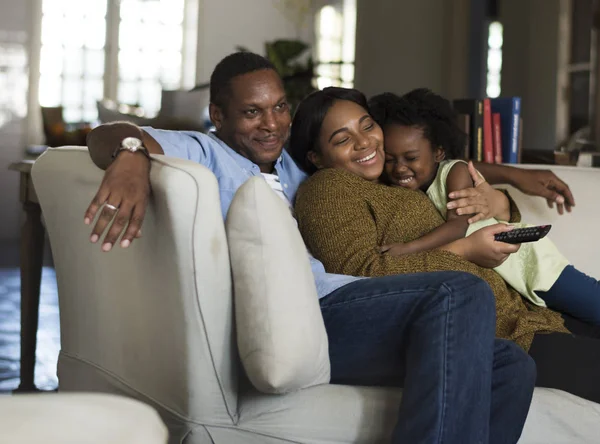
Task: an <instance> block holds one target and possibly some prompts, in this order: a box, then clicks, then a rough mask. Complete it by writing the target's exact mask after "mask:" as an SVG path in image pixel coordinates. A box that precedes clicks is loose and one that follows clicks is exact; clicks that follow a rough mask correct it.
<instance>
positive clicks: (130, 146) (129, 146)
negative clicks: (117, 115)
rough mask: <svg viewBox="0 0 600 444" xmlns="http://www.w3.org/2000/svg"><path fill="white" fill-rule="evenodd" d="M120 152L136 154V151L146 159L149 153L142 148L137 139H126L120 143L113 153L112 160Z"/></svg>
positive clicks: (142, 145)
mask: <svg viewBox="0 0 600 444" xmlns="http://www.w3.org/2000/svg"><path fill="white" fill-rule="evenodd" d="M121 151H129V152H130V153H137V152H138V151H139V152H141V153H143V154H144V155H145V156H146V157H147V158H148V159H149V158H150V153H149V152H148V149H147V148H146V147H145V146H144V144H143V143H142V141H141V140H140V139H138V138H137V137H126V138H124V139H123V140H122V141H121V145H120V146H119V147H117V149H116V150H115V151H114V153H113V155H112V156H113V158H115V157H117V156H118V155H119V153H120V152H121Z"/></svg>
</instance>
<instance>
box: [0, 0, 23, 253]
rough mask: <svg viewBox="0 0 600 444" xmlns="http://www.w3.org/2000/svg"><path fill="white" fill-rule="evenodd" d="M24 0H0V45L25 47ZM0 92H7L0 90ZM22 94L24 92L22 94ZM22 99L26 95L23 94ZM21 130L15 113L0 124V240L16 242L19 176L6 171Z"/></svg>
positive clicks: (18, 148) (19, 145)
mask: <svg viewBox="0 0 600 444" xmlns="http://www.w3.org/2000/svg"><path fill="white" fill-rule="evenodd" d="M28 7H29V3H28V1H14V0H0V46H2V45H6V44H13V45H14V44H18V45H22V46H23V48H25V49H26V48H27V34H26V33H27V31H28V27H29V21H28V17H29V9H28ZM0 94H7V92H6V91H1V90H0ZM25 96H26V94H25ZM23 99H24V100H26V97H24V98H23ZM24 132H25V122H24V119H22V118H18V117H15V118H13V119H11V120H10V121H9V122H8V123H6V124H4V125H0V242H1V243H2V244H4V243H6V242H16V241H17V239H18V233H19V221H20V217H21V210H20V205H19V203H18V189H19V188H18V183H19V176H18V174H17V173H16V172H14V171H7V168H8V166H9V165H10V163H12V162H16V161H19V160H21V158H22V156H23V153H24V150H23V148H24V147H23V140H24Z"/></svg>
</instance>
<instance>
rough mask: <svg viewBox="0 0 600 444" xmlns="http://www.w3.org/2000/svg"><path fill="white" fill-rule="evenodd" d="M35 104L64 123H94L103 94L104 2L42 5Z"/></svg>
mask: <svg viewBox="0 0 600 444" xmlns="http://www.w3.org/2000/svg"><path fill="white" fill-rule="evenodd" d="M42 5H43V6H42V47H41V53H40V83H39V91H40V92H39V94H40V95H39V100H40V105H41V106H44V107H53V106H63V117H64V119H65V121H67V122H78V121H81V120H87V121H92V120H95V118H96V101H97V100H100V99H101V98H102V95H103V82H104V48H105V43H106V42H105V37H106V0H88V1H87V2H86V5H85V8H83V7H81V4H80V3H79V2H74V1H69V0H44V1H43V4H42Z"/></svg>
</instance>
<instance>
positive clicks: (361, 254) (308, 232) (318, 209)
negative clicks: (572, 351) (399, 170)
mask: <svg viewBox="0 0 600 444" xmlns="http://www.w3.org/2000/svg"><path fill="white" fill-rule="evenodd" d="M295 211H296V217H297V219H298V224H299V228H300V231H301V233H302V236H303V237H304V240H305V242H306V245H307V246H308V248H309V249H310V251H311V252H312V254H313V255H314V256H315V257H316V258H317V259H319V260H320V261H322V262H323V264H324V266H325V269H326V270H327V271H328V272H329V273H340V274H347V275H353V276H369V277H375V276H387V275H393V274H405V273H417V272H428V271H448V270H454V271H464V272H468V273H471V274H474V275H476V276H479V277H481V278H482V279H484V280H485V281H486V282H487V283H488V284H489V285H490V287H491V288H492V290H493V292H494V295H495V296H496V311H497V323H496V334H497V336H498V337H499V338H504V339H511V340H513V341H515V342H516V343H518V344H519V345H520V346H522V347H523V348H524V349H526V350H528V349H529V347H530V345H531V341H532V340H533V336H534V334H535V333H549V332H554V331H560V332H567V330H566V329H565V328H564V325H563V321H562V318H561V316H560V315H559V314H558V313H555V312H553V311H551V310H549V309H547V308H544V307H536V306H534V305H532V304H529V303H528V302H527V301H525V300H524V299H523V298H522V297H521V296H520V295H519V293H517V292H516V291H515V290H513V289H512V288H510V287H508V286H507V285H506V283H505V282H504V280H503V279H502V278H501V277H500V276H499V275H498V274H497V273H496V272H494V271H493V270H491V269H487V268H482V267H479V266H477V265H475V264H473V263H471V262H468V261H466V260H464V259H463V258H461V257H460V256H457V255H455V254H453V253H450V252H447V251H443V250H431V251H425V252H421V253H412V254H407V255H404V256H391V255H386V254H381V253H379V250H378V248H379V247H380V246H381V245H385V244H391V243H395V242H410V241H413V240H415V239H418V238H420V237H421V236H423V235H425V234H427V233H428V232H430V231H431V230H433V229H434V228H436V227H438V226H439V225H441V224H443V223H444V220H443V219H442V217H441V215H440V214H439V213H438V211H437V210H436V208H435V206H434V205H433V204H432V203H431V201H430V200H429V199H428V198H427V196H426V195H425V194H424V193H422V192H420V191H411V190H407V189H404V188H393V187H389V186H385V185H381V184H376V183H373V182H368V181H366V180H364V179H362V178H360V177H358V176H356V175H354V174H352V173H350V172H347V171H344V170H339V169H325V170H320V171H318V172H317V173H315V174H314V175H313V176H312V177H310V178H309V179H308V180H306V181H305V182H304V183H303V184H302V186H301V187H300V189H299V191H298V194H297V196H296V207H295Z"/></svg>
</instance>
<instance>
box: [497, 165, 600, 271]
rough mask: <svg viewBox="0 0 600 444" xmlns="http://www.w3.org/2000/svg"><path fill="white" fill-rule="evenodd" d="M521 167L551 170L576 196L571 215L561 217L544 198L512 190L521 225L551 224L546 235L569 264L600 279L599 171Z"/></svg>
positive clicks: (523, 166) (534, 166)
mask: <svg viewBox="0 0 600 444" xmlns="http://www.w3.org/2000/svg"><path fill="white" fill-rule="evenodd" d="M520 167H521V168H527V169H534V168H550V169H551V170H552V171H554V173H555V174H556V175H557V176H558V177H560V178H561V179H562V180H564V181H565V182H566V183H567V184H568V185H569V187H570V189H571V191H572V192H573V195H574V196H575V203H576V206H575V208H573V212H572V213H566V212H565V214H564V215H562V216H560V215H559V214H558V213H557V211H556V209H550V208H548V205H547V203H546V201H545V200H544V199H540V198H539V197H532V196H527V195H525V194H523V193H521V192H520V191H518V190H516V189H514V188H513V187H504V186H502V187H500V188H508V190H509V192H510V195H511V196H512V197H513V198H514V200H515V202H516V203H517V205H518V206H519V209H520V210H521V216H522V219H523V222H527V223H531V224H536V225H543V224H552V230H551V231H550V234H549V235H548V236H549V237H550V238H551V239H552V240H553V241H554V243H555V244H556V245H557V246H558V248H559V249H560V251H561V252H562V253H563V254H564V255H565V257H566V258H567V259H569V261H571V263H572V264H573V265H575V266H576V267H577V268H579V269H580V270H581V271H583V272H585V273H587V274H589V275H590V276H593V277H595V278H596V279H600V231H598V226H599V225H600V169H598V168H580V167H566V166H546V165H543V166H540V165H520Z"/></svg>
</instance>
